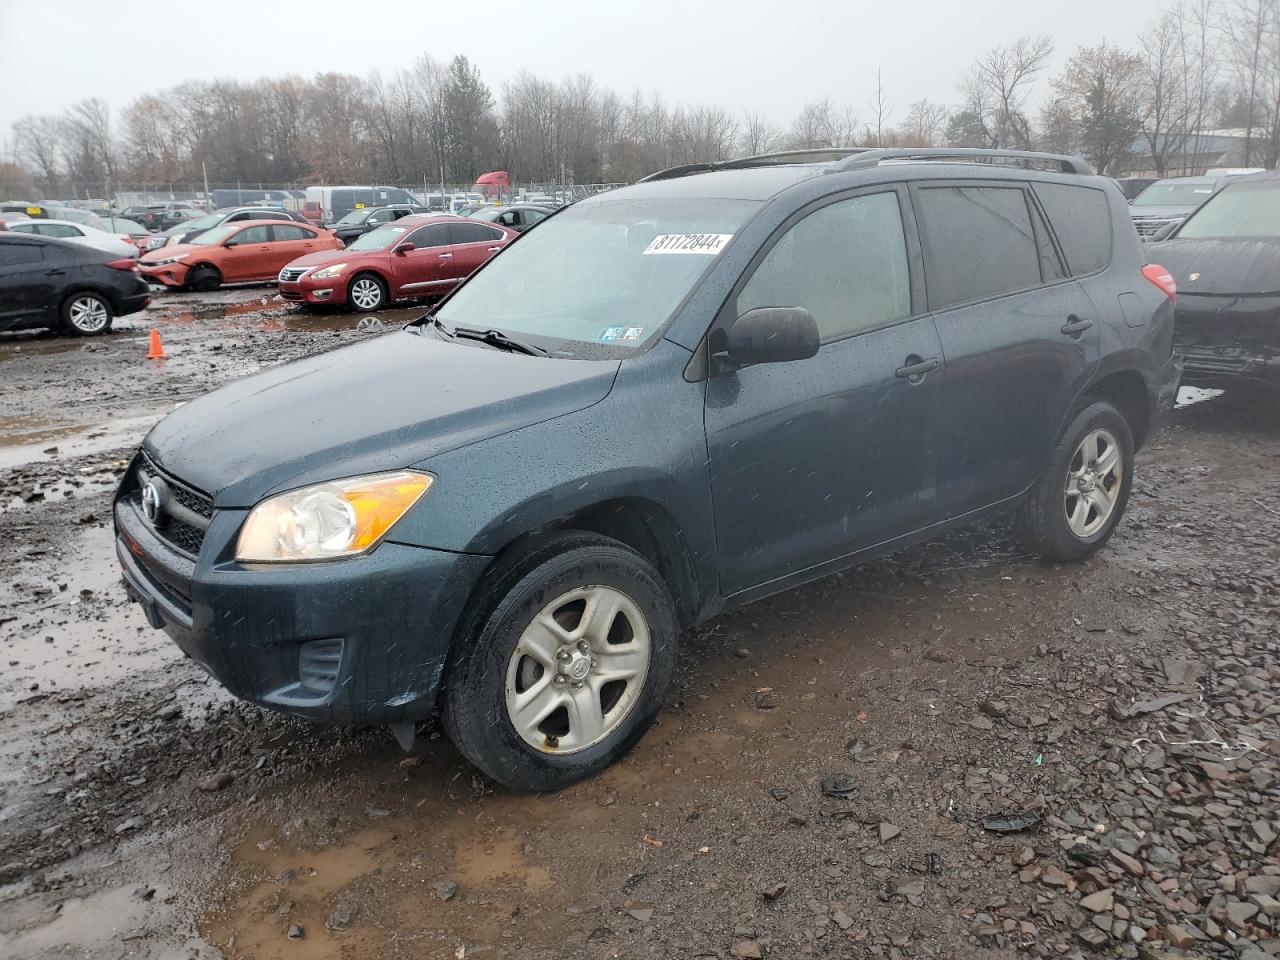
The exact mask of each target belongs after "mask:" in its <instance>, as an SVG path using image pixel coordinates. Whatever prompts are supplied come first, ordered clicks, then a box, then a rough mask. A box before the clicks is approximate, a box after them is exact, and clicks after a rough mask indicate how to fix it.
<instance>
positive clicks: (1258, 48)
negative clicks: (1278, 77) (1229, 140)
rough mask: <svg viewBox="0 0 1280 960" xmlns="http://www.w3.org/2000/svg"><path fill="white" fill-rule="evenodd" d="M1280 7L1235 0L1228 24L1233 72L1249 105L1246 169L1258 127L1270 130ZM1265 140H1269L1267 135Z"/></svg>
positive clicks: (1273, 0)
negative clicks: (1262, 124) (1269, 94)
mask: <svg viewBox="0 0 1280 960" xmlns="http://www.w3.org/2000/svg"><path fill="white" fill-rule="evenodd" d="M1278 12H1280V3H1278V2H1277V0H1235V3H1234V4H1233V5H1232V6H1231V7H1230V8H1229V9H1228V11H1227V13H1226V16H1225V21H1226V30H1227V36H1228V38H1229V40H1230V44H1231V61H1232V72H1233V74H1234V78H1235V83H1236V85H1237V87H1238V88H1239V92H1240V95H1241V97H1243V99H1244V104H1245V131H1244V165H1245V166H1246V167H1247V166H1249V165H1250V162H1251V161H1252V159H1253V144H1254V137H1255V133H1256V127H1257V126H1258V125H1259V121H1260V120H1262V121H1263V122H1264V124H1265V125H1266V126H1270V125H1271V124H1270V122H1269V116H1268V115H1269V113H1270V104H1269V97H1268V92H1269V87H1270V86H1271V80H1272V77H1273V76H1274V74H1275V73H1276V72H1277V71H1278V70H1280V65H1278V64H1277V62H1276V59H1275V57H1274V49H1275V32H1276V30H1277V16H1278V15H1280V14H1278ZM1263 138H1264V140H1266V139H1268V137H1267V133H1266V131H1264V132H1263Z"/></svg>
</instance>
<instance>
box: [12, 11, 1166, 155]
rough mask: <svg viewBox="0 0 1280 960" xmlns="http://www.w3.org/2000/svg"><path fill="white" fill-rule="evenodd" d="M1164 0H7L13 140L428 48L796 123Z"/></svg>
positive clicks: (389, 64) (1083, 40)
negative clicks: (1030, 37) (143, 98)
mask: <svg viewBox="0 0 1280 960" xmlns="http://www.w3.org/2000/svg"><path fill="white" fill-rule="evenodd" d="M1155 6H1156V5H1155V4H1151V3H1139V2H1137V0H1119V2H1117V0H1075V2H1073V3H1070V4H1067V5H1062V4H1050V3H1043V2H1028V0H970V2H968V3H958V2H956V0H913V2H910V3H906V2H897V3H892V2H890V3H885V2H878V3H850V2H848V0H807V2H799V3H797V2H780V0H679V2H668V0H641V2H635V3H619V2H617V0H601V2H595V3H593V2H587V0H557V2H553V3H552V2H539V0H481V2H478V3H466V2H458V0H454V2H451V3H438V2H432V0H354V2H352V0H303V2H298V3H286V2H279V0H215V2H213V3H194V4H175V3H172V2H168V3H145V2H132V3H112V2H106V0H0V37H3V38H4V40H5V43H4V56H3V57H0V141H2V140H3V139H7V137H8V132H9V125H10V124H11V123H12V122H13V121H14V120H15V119H17V118H18V117H20V116H22V115H23V114H25V113H53V112H59V111H61V110H62V109H63V108H65V107H66V106H68V105H69V104H71V103H73V102H75V101H77V100H80V99H83V98H85V97H92V96H99V97H103V98H105V99H106V100H107V101H108V102H109V103H110V104H111V106H112V107H113V108H115V109H116V110H118V109H120V108H121V107H123V106H124V105H126V104H127V103H128V102H129V101H130V100H132V99H133V98H134V97H136V96H138V95H140V94H143V93H147V92H152V91H157V90H162V89H164V88H166V87H170V86H172V85H174V84H177V83H179V82H181V81H183V80H189V79H194V78H206V79H208V78H234V79H238V80H249V79H253V78H256V77H259V76H263V75H273V76H275V75H281V74H287V73H298V74H303V75H310V74H314V73H317V72H320V71H326V70H337V71H343V72H347V73H354V74H359V75H368V74H369V73H370V72H371V71H373V70H374V69H379V70H381V71H382V72H383V73H394V72H395V71H396V70H397V69H399V68H401V67H407V66H408V65H410V64H411V63H412V62H413V61H414V59H416V58H417V57H418V55H419V54H421V53H423V52H426V53H429V54H430V55H431V56H433V57H435V58H437V59H439V60H447V59H449V58H451V57H452V56H454V55H455V54H459V53H461V54H464V55H465V56H467V57H468V58H470V59H471V60H472V61H473V62H475V63H476V64H477V65H478V66H479V68H480V71H481V74H482V76H483V78H484V80H485V82H486V83H488V84H489V86H490V88H491V89H492V90H493V91H494V92H495V93H497V91H498V90H499V89H500V87H501V84H502V81H503V80H504V79H506V78H508V77H510V76H511V75H513V74H514V73H515V72H516V71H517V70H519V69H520V68H521V67H526V68H528V69H529V70H532V71H533V72H534V73H536V74H538V75H540V76H543V77H547V78H551V79H559V78H561V77H564V76H566V75H569V74H573V73H579V72H582V71H585V72H588V73H591V74H593V75H594V76H595V78H596V79H597V80H598V81H599V82H601V83H603V84H604V85H606V86H609V87H612V88H614V89H616V90H618V91H619V92H622V93H629V92H631V91H632V90H635V89H640V90H644V91H646V92H648V91H659V92H661V93H662V94H663V96H664V97H665V98H667V99H668V100H669V101H672V102H685V103H691V102H710V103H716V104H720V105H723V106H726V107H731V108H735V109H739V110H741V109H744V108H751V109H755V108H759V109H761V110H763V111H764V112H765V113H766V114H767V115H768V116H769V117H770V118H771V119H773V120H774V121H775V122H777V123H779V124H780V125H785V124H787V123H789V122H790V120H791V117H792V116H793V115H794V114H795V113H796V112H797V111H798V110H799V108H800V107H801V105H803V104H804V103H805V102H806V101H810V100H818V99H821V98H822V97H824V96H827V97H830V98H831V99H832V100H833V101H835V102H838V103H845V102H848V103H852V104H853V106H854V107H855V108H856V110H857V112H858V114H859V116H860V117H861V118H862V119H863V120H866V119H867V118H868V117H869V116H870V113H871V108H870V107H869V106H868V104H869V101H870V100H871V98H872V96H873V94H874V87H875V75H876V69H877V67H878V68H880V69H881V70H882V71H883V76H884V84H885V87H886V90H887V94H888V97H889V100H890V102H891V103H892V104H893V105H894V107H895V111H894V114H893V117H892V118H891V122H897V121H900V120H901V119H902V118H903V116H904V114H905V112H906V105H907V104H908V103H910V102H911V101H912V100H917V99H919V98H921V97H928V98H929V99H931V100H936V101H941V102H943V103H947V104H951V103H954V102H955V100H956V99H957V95H956V81H957V79H958V78H959V76H960V75H961V74H962V72H963V71H964V69H965V67H966V65H967V64H968V63H969V61H970V60H972V59H973V57H974V55H975V54H977V53H978V52H980V51H982V50H984V49H986V48H988V47H991V46H993V45H995V44H999V43H1007V42H1009V41H1011V40H1013V39H1015V38H1016V37H1018V36H1020V35H1022V34H1029V33H1031V34H1034V33H1048V34H1050V35H1051V36H1052V37H1053V38H1054V40H1055V44H1056V49H1055V53H1054V62H1053V66H1054V67H1055V68H1056V67H1058V66H1060V65H1061V64H1062V63H1063V62H1064V61H1065V60H1066V58H1067V57H1068V56H1070V54H1071V53H1072V52H1074V51H1075V50H1076V48H1077V47H1079V46H1081V45H1092V44H1096V43H1098V42H1100V41H1101V40H1102V39H1103V38H1104V37H1105V38H1106V39H1109V40H1112V41H1115V42H1118V43H1121V44H1126V45H1127V44H1132V43H1133V42H1134V40H1135V39H1136V38H1137V36H1138V34H1139V31H1140V30H1141V29H1142V28H1143V26H1144V25H1145V24H1146V23H1147V22H1148V21H1149V20H1150V19H1151V18H1152V17H1153V15H1154V12H1155Z"/></svg>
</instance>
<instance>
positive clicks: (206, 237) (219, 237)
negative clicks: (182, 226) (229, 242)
mask: <svg viewBox="0 0 1280 960" xmlns="http://www.w3.org/2000/svg"><path fill="white" fill-rule="evenodd" d="M239 229H240V224H238V223H227V224H223V225H222V226H220V227H214V228H213V229H212V230H206V231H205V232H204V233H202V234H200V236H198V237H192V238H191V239H190V240H188V241H187V242H188V243H198V244H200V245H201V246H204V247H212V246H216V245H217V244H219V243H221V242H222V241H223V240H225V239H227V237H229V236H231V235H232V234H233V233H235V232H236V231H237V230H239Z"/></svg>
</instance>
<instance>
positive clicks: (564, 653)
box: [556, 647, 573, 662]
mask: <svg viewBox="0 0 1280 960" xmlns="http://www.w3.org/2000/svg"><path fill="white" fill-rule="evenodd" d="M572 657H573V654H571V653H570V652H569V651H568V650H566V649H565V648H564V647H561V648H560V649H559V650H557V651H556V659H557V660H564V661H566V662H567V661H569V660H570V659H572Z"/></svg>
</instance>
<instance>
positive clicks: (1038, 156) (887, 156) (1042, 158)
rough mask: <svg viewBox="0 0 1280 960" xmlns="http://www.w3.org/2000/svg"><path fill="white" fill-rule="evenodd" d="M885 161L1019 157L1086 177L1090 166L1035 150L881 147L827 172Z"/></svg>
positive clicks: (977, 160) (974, 160)
mask: <svg viewBox="0 0 1280 960" xmlns="http://www.w3.org/2000/svg"><path fill="white" fill-rule="evenodd" d="M885 160H959V161H962V162H967V163H983V162H987V163H991V162H997V161H1000V160H1020V161H1022V165H1023V166H1030V165H1031V164H1032V163H1036V162H1038V163H1053V164H1056V165H1057V167H1058V171H1059V172H1060V173H1079V174H1084V175H1086V176H1088V175H1091V174H1092V173H1093V168H1092V167H1091V166H1089V164H1088V163H1087V162H1085V161H1084V160H1083V159H1082V158H1080V157H1069V156H1066V155H1065V154H1059V153H1038V152H1036V151H1034V150H989V149H985V148H982V147H884V148H870V149H864V150H860V151H857V152H855V153H853V154H851V155H850V156H847V157H845V158H844V159H843V160H840V161H839V162H838V163H835V164H833V165H832V166H830V167H828V168H827V170H826V172H827V173H841V172H843V171H845V170H861V169H863V168H864V167H874V166H877V165H879V164H880V163H881V162H882V161H885Z"/></svg>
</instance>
